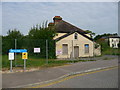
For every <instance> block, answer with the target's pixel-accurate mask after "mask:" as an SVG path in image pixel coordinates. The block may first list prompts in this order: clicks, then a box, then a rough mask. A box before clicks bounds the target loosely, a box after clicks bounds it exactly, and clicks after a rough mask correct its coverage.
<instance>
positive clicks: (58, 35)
mask: <svg viewBox="0 0 120 90" xmlns="http://www.w3.org/2000/svg"><path fill="white" fill-rule="evenodd" d="M65 34H67V33H57V36H55V37H54V38H53V39H56V38H59V37H61V36H63V35H65Z"/></svg>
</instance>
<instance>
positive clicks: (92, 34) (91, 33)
mask: <svg viewBox="0 0 120 90" xmlns="http://www.w3.org/2000/svg"><path fill="white" fill-rule="evenodd" d="M86 32H87V33H88V34H90V36H91V37H93V36H95V33H94V32H92V31H90V30H86Z"/></svg>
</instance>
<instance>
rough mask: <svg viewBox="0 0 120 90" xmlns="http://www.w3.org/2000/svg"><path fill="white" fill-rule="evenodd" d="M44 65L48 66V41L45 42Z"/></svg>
mask: <svg viewBox="0 0 120 90" xmlns="http://www.w3.org/2000/svg"><path fill="white" fill-rule="evenodd" d="M46 64H48V40H46Z"/></svg>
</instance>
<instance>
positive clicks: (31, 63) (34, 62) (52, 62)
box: [2, 54, 95, 68]
mask: <svg viewBox="0 0 120 90" xmlns="http://www.w3.org/2000/svg"><path fill="white" fill-rule="evenodd" d="M86 61H95V60H56V59H48V63H47V61H46V59H41V58H40V57H37V56H36V57H35V56H29V58H28V60H27V61H26V64H27V68H31V67H54V66H61V65H65V64H68V63H76V62H86ZM23 64H24V60H22V59H21V54H18V55H16V65H17V66H23ZM9 67H10V61H9V60H8V55H2V68H9ZM13 67H15V60H14V61H13Z"/></svg>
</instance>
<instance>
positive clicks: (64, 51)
mask: <svg viewBox="0 0 120 90" xmlns="http://www.w3.org/2000/svg"><path fill="white" fill-rule="evenodd" d="M62 47H63V48H62V49H63V50H62V51H63V55H68V44H63V45H62Z"/></svg>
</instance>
